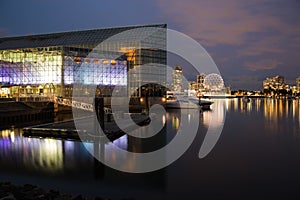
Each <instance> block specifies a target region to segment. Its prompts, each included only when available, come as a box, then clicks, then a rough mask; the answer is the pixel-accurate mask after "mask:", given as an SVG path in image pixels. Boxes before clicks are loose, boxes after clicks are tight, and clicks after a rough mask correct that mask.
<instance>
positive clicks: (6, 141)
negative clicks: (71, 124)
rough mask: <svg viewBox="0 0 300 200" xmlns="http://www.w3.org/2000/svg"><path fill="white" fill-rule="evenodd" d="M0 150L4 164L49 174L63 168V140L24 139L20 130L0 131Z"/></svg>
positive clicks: (0, 156) (0, 158)
mask: <svg viewBox="0 0 300 200" xmlns="http://www.w3.org/2000/svg"><path fill="white" fill-rule="evenodd" d="M0 149H1V151H0V160H1V163H4V164H11V163H14V165H21V166H22V165H23V166H24V167H25V168H27V169H38V170H42V171H48V172H55V171H60V170H61V169H62V168H63V147H62V141H61V140H55V139H39V138H24V137H22V132H21V131H20V130H19V129H11V130H10V129H8V130H2V131H0ZM4 161H5V162H4Z"/></svg>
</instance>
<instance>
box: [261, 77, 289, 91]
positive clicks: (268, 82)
mask: <svg viewBox="0 0 300 200" xmlns="http://www.w3.org/2000/svg"><path fill="white" fill-rule="evenodd" d="M263 87H264V89H268V90H275V91H277V90H282V89H285V88H286V84H285V82H284V77H283V76H278V75H277V76H274V77H270V78H266V79H265V80H264V81H263Z"/></svg>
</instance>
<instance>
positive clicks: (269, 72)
mask: <svg viewBox="0 0 300 200" xmlns="http://www.w3.org/2000/svg"><path fill="white" fill-rule="evenodd" d="M58 5H59V6H58ZM118 5H122V6H118ZM132 5H135V6H132ZM1 6H2V9H3V11H2V12H1V14H0V16H1V18H2V19H5V20H2V21H1V22H0V37H5V36H17V35H34V34H40V33H53V32H61V31H71V30H84V29H93V28H103V27H117V26H127V25H135V24H155V23H162V22H163V23H167V24H168V28H171V29H174V30H177V31H180V32H183V33H184V34H187V35H188V36H190V37H192V38H193V39H195V40H196V41H198V42H199V43H200V44H201V45H202V46H203V47H204V48H205V49H206V50H207V51H208V53H209V54H210V55H211V57H212V58H213V60H214V61H215V62H216V64H217V66H218V68H219V70H220V72H221V74H222V76H223V78H224V81H225V83H226V84H227V85H230V86H231V87H232V88H243V89H259V88H260V87H261V82H262V81H263V79H264V78H265V77H266V76H275V75H277V74H281V75H283V76H285V77H286V81H287V83H290V82H293V81H294V80H295V78H296V77H298V76H299V67H298V63H300V57H299V56H298V52H299V51H300V45H299V44H300V42H299V41H300V28H299V27H300V26H299V25H300V22H299V21H297V20H296V19H298V18H299V17H300V12H298V11H299V9H300V3H299V2H298V1H296V0H288V1H280V0H276V1H273V0H264V1H251V2H249V1H237V0H229V1H226V2H224V1H220V0H217V1H214V2H207V1H196V0H188V1H185V2H182V1H179V0H173V1H172V3H170V1H168V0H160V1H159V0H155V1H143V2H141V1H138V0H132V1H130V2H129V3H126V4H124V3H121V2H120V1H111V2H106V3H105V4H103V3H102V2H99V1H94V0H91V1H88V2H79V1H72V2H70V1H64V2H60V1H55V0H54V1H48V0H44V1H36V0H30V1H26V2H23V1H21V2H18V3H17V4H16V3H15V2H14V1H7V0H5V1H2V3H1ZM191 78H192V72H190V73H188V74H187V79H191Z"/></svg>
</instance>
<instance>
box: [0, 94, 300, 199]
mask: <svg viewBox="0 0 300 200" xmlns="http://www.w3.org/2000/svg"><path fill="white" fill-rule="evenodd" d="M224 109H225V112H223V110H224ZM180 120H181V119H180V111H178V110H174V111H169V112H168V113H167V115H166V116H165V118H164V119H162V121H166V127H165V129H164V131H163V132H162V133H160V134H158V135H157V136H156V137H154V138H152V139H149V140H146V141H144V142H141V141H140V140H134V139H133V138H130V137H127V136H123V137H122V138H120V139H118V140H117V141H115V142H114V144H116V145H118V146H120V147H122V148H123V149H129V150H130V151H136V152H147V151H150V150H153V149H156V148H160V147H161V146H163V145H165V144H166V143H168V142H169V141H170V140H172V139H173V138H174V136H175V135H176V133H177V131H178V128H179V125H180ZM189 120H200V126H199V129H198V133H197V136H196V138H195V140H194V141H193V143H192V145H191V146H190V148H189V149H188V150H187V151H186V152H185V154H184V155H183V156H182V157H180V158H179V159H178V160H177V161H176V162H174V163H172V164H171V165H170V166H168V167H166V168H164V169H162V170H159V171H156V172H151V173H146V174H129V173H124V172H118V171H116V170H113V169H111V168H108V167H104V166H103V165H101V164H100V163H99V162H98V161H97V160H95V159H94V158H93V156H91V155H90V153H89V152H88V151H87V150H86V148H85V147H88V148H91V149H95V145H94V144H93V143H88V142H85V143H83V142H79V141H69V140H55V139H49V138H48V139H43V138H26V137H23V136H22V131H21V130H20V129H9V130H3V131H1V134H0V170H1V172H0V180H1V181H5V180H9V181H12V182H14V183H17V184H24V183H31V184H37V185H39V186H42V187H45V188H55V189H60V190H61V191H63V192H71V193H80V194H83V195H85V196H97V195H98V196H108V197H112V198H113V199H120V198H124V197H128V198H129V197H131V198H134V199H187V198H190V199H200V198H204V199H207V198H209V199H211V198H213V199H214V198H231V199H240V198H243V199H245V198H246V199H247V198H249V199H253V198H271V199H283V198H284V199H291V198H292V197H293V198H295V197H298V198H299V194H298V192H297V191H298V186H299V182H300V102H299V100H279V99H253V100H252V101H251V102H250V103H244V102H243V101H242V100H241V99H227V100H215V103H214V104H213V107H212V111H204V112H202V113H200V116H199V118H198V119H195V118H193V116H191V118H190V119H189ZM209 127H214V128H219V129H220V128H223V131H222V133H221V134H220V135H218V137H219V138H218V137H217V139H218V141H217V143H216V145H215V146H214V148H213V149H212V151H211V152H210V153H209V154H208V155H207V156H206V157H204V158H203V159H199V156H198V155H199V150H200V147H201V145H202V143H203V140H204V138H205V136H206V132H207V130H209ZM184 134H189V133H184ZM104 150H105V151H106V152H109V147H108V145H105V146H104ZM108 159H114V156H113V154H111V156H110V157H109V158H108ZM130 163H134V160H131V162H129V164H130Z"/></svg>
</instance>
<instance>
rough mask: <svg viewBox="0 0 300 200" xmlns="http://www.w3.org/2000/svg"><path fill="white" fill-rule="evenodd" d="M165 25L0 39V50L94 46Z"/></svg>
mask: <svg viewBox="0 0 300 200" xmlns="http://www.w3.org/2000/svg"><path fill="white" fill-rule="evenodd" d="M166 26H167V25H166V24H153V25H138V26H126V27H116V28H102V29H93V30H83V31H70V32H60V33H50V34H40V35H28V36H18V37H5V38H0V50H9V49H22V48H38V47H51V46H52V47H53V46H80V45H96V44H99V43H101V42H103V41H104V40H105V39H107V38H109V37H111V36H113V35H115V34H118V33H121V32H123V31H127V30H130V29H134V28H145V27H157V28H166Z"/></svg>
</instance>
